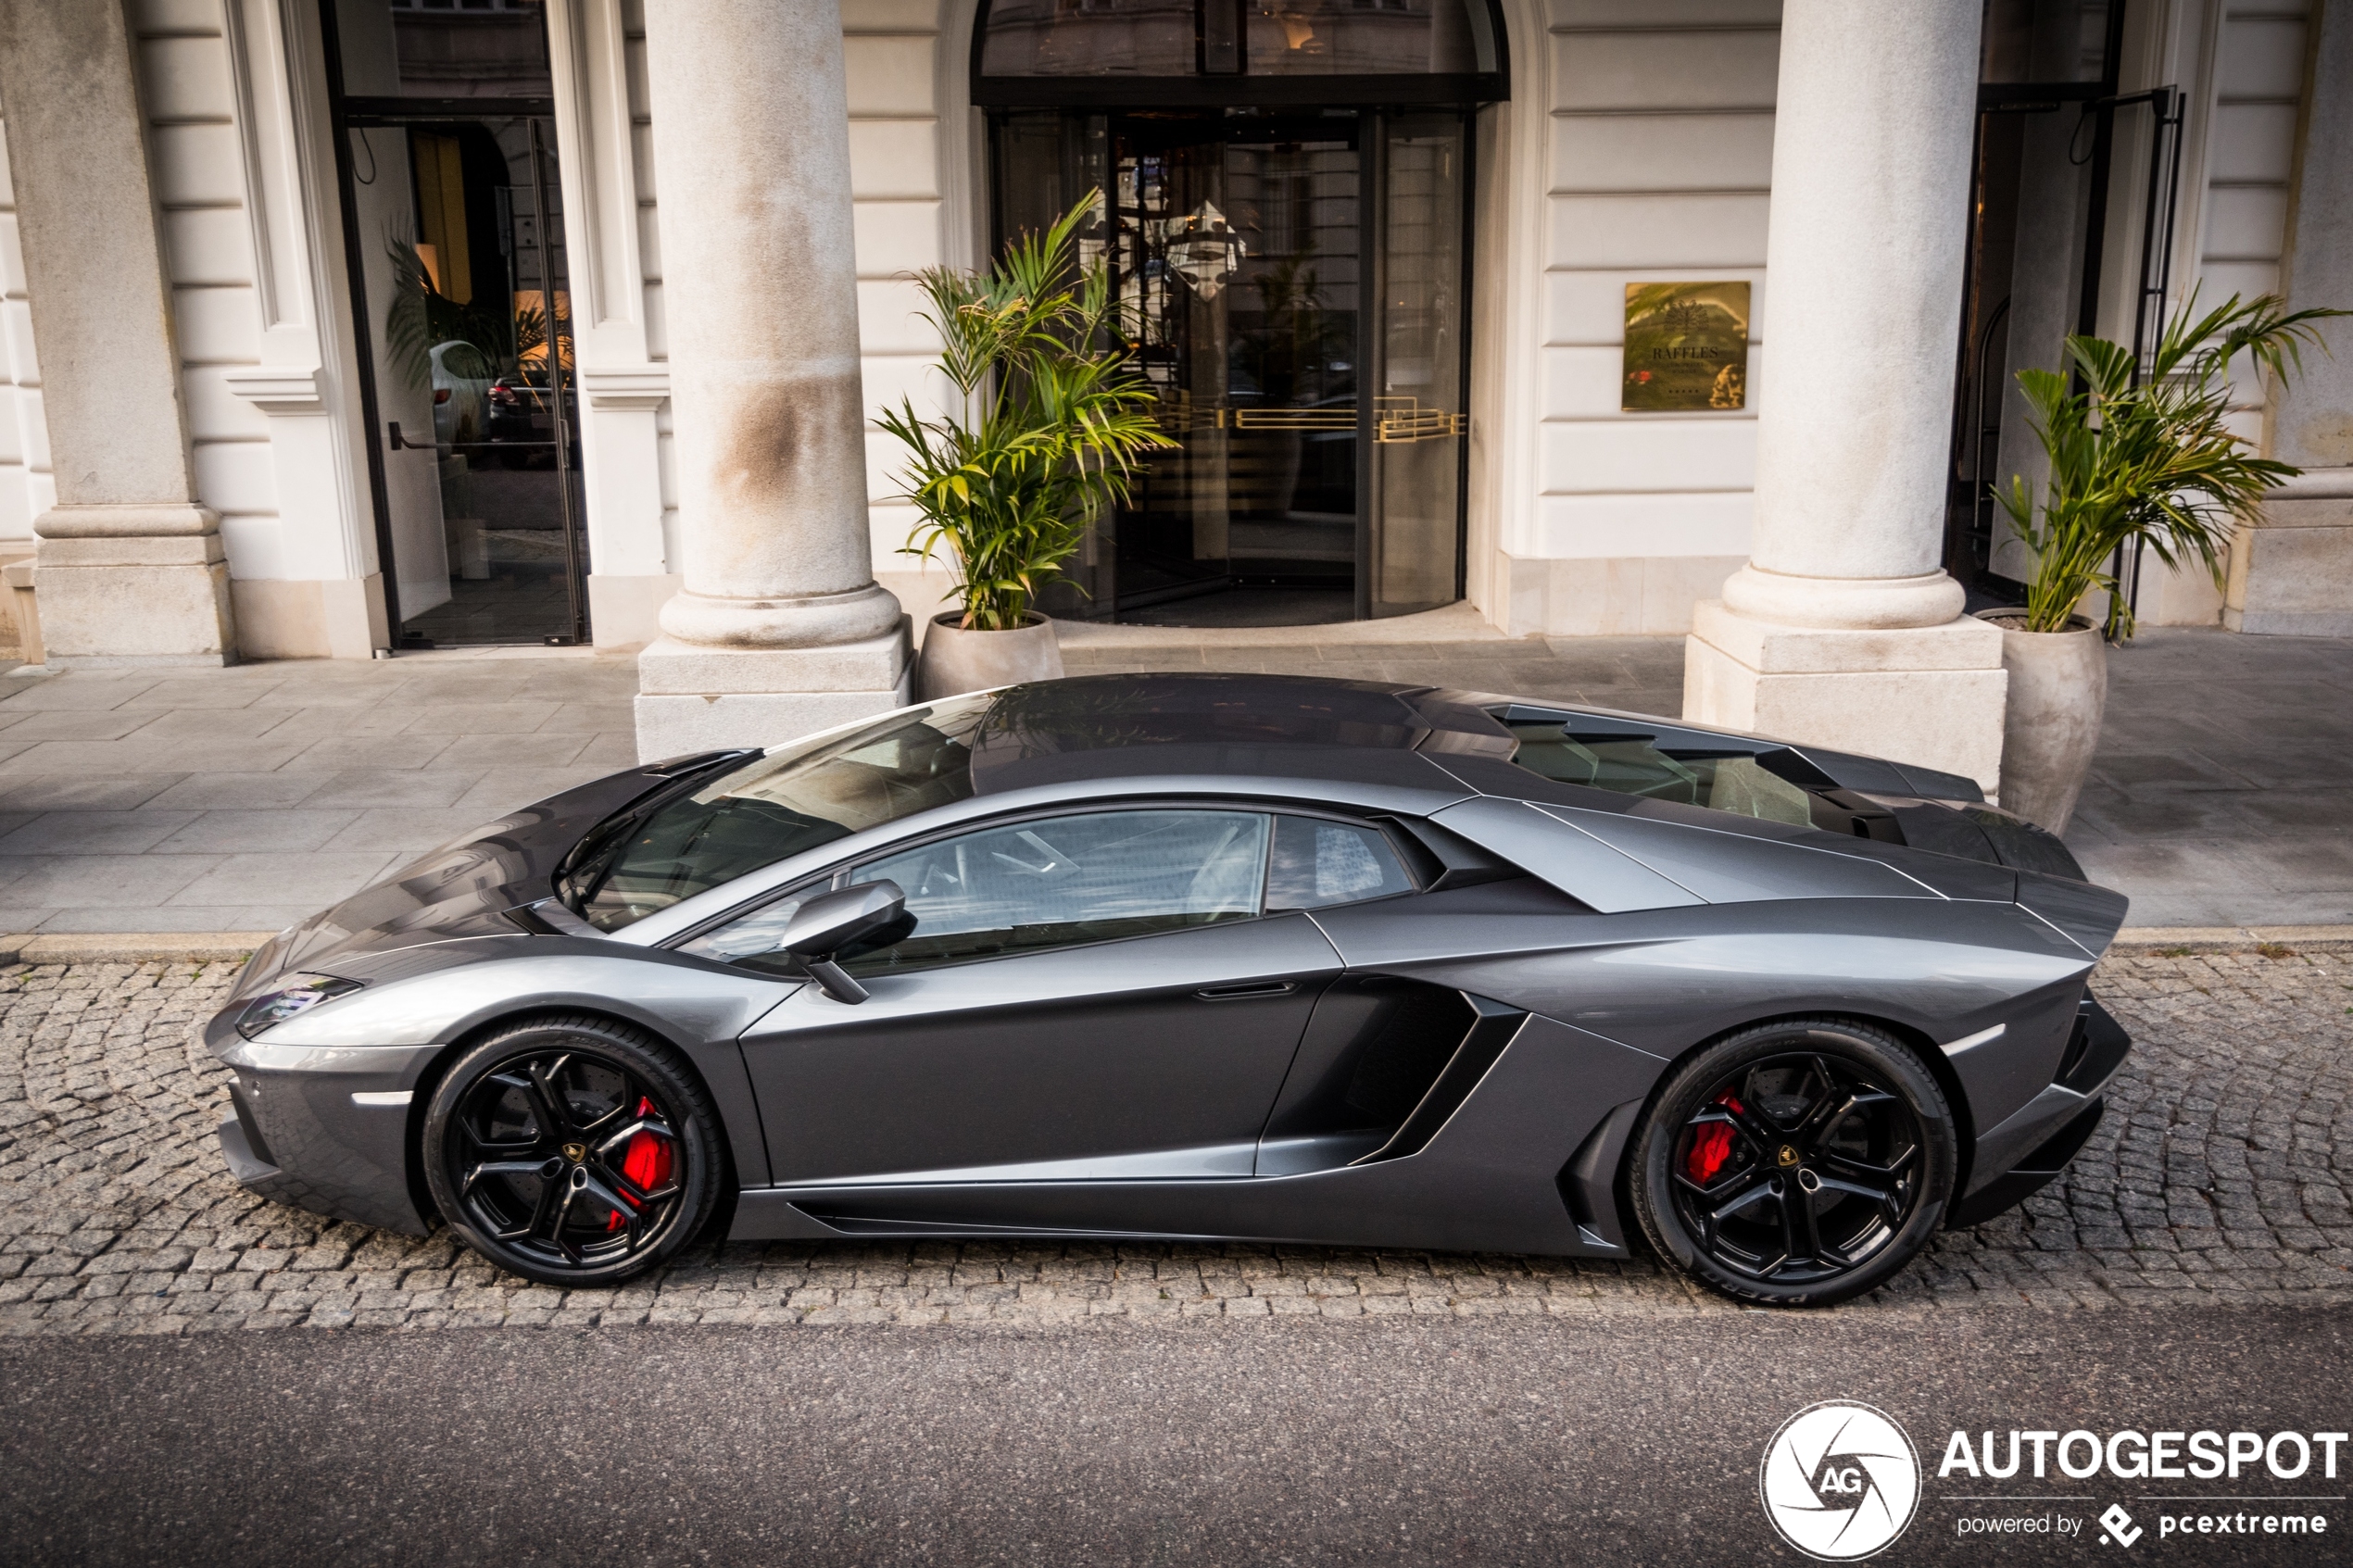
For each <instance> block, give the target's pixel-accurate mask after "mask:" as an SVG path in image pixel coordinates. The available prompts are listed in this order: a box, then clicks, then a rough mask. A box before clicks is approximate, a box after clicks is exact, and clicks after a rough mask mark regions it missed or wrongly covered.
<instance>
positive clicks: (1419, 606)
mask: <svg viewBox="0 0 2353 1568" xmlns="http://www.w3.org/2000/svg"><path fill="white" fill-rule="evenodd" d="M1378 124H1379V135H1378V153H1377V155H1376V158H1375V164H1374V171H1375V172H1374V177H1375V179H1376V180H1377V181H1378V190H1379V204H1378V207H1379V216H1378V226H1379V244H1378V245H1375V246H1374V249H1373V259H1374V267H1375V269H1376V281H1375V285H1374V286H1375V289H1376V291H1377V294H1376V301H1375V305H1374V308H1373V315H1374V318H1375V323H1376V324H1375V326H1374V329H1373V332H1372V333H1371V336H1372V340H1373V343H1374V345H1375V346H1376V348H1377V350H1378V353H1377V356H1376V358H1375V366H1376V370H1375V376H1374V382H1373V385H1374V393H1373V397H1372V401H1371V407H1370V408H1367V409H1366V410H1365V425H1366V427H1367V431H1368V433H1369V435H1370V440H1369V441H1367V442H1366V444H1365V451H1366V454H1367V461H1366V469H1367V470H1368V471H1367V483H1366V487H1365V488H1366V496H1365V502H1366V505H1365V522H1366V529H1365V533H1366V539H1365V552H1364V553H1365V562H1366V570H1365V572H1364V574H1363V575H1364V595H1363V599H1362V603H1361V605H1360V608H1359V609H1358V613H1359V614H1361V615H1365V616H1368V617H1370V616H1388V615H1409V614H1412V613H1413V612H1414V611H1416V610H1423V609H1435V608H1438V607H1439V606H1441V605H1445V604H1452V603H1453V602H1454V601H1455V600H1456V599H1458V598H1461V597H1462V596H1463V567H1462V562H1463V521H1464V500H1465V496H1464V488H1465V483H1464V482H1465V477H1466V471H1467V470H1466V467H1465V463H1464V457H1465V448H1466V440H1465V437H1466V434H1467V433H1468V429H1469V416H1468V414H1467V413H1466V403H1465V394H1466V382H1467V380H1468V374H1469V358H1468V353H1467V345H1466V337H1465V334H1464V322H1465V318H1466V307H1467V305H1468V301H1467V298H1466V293H1467V291H1466V286H1465V285H1466V280H1467V279H1468V277H1469V272H1468V270H1467V269H1466V266H1465V261H1466V252H1467V250H1468V242H1469V227H1468V224H1467V223H1466V216H1467V214H1466V192H1467V191H1468V190H1469V188H1470V178H1469V169H1468V168H1467V165H1466V159H1467V157H1468V156H1469V152H1468V149H1469V141H1468V138H1467V137H1466V134H1465V130H1466V127H1465V124H1464V119H1463V117H1462V116H1461V115H1459V114H1427V115H1383V116H1381V117H1380V119H1379V121H1378Z"/></svg>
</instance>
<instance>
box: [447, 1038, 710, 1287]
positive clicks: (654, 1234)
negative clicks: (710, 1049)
mask: <svg viewBox="0 0 2353 1568" xmlns="http://www.w3.org/2000/svg"><path fill="white" fill-rule="evenodd" d="M719 1136H720V1135H719V1119H718V1115H717V1112H716V1111H715V1110H713V1109H712V1107H711V1098H710V1096H709V1095H708V1094H706V1093H705V1092H704V1091H703V1088H702V1085H701V1084H700V1083H698V1081H697V1080H696V1078H695V1075H694V1073H692V1072H691V1071H690V1070H689V1069H688V1068H687V1066H686V1062H685V1061H684V1060H681V1059H680V1058H679V1056H678V1054H677V1053H676V1052H675V1051H673V1049H671V1048H670V1047H668V1046H667V1045H664V1044H663V1043H662V1042H661V1041H659V1040H656V1039H654V1038H652V1037H651V1036H649V1035H645V1034H642V1033H640V1032H638V1031H636V1030H634V1029H631V1028H628V1027H627V1026H626V1025H623V1024H617V1023H613V1022H608V1021H606V1020H603V1019H595V1018H558V1019H545V1020H536V1021H533V1022H525V1023H521V1024H516V1025H513V1026H511V1027H509V1028H507V1029H504V1030H501V1031H500V1032H499V1033H497V1035H492V1036H491V1037H490V1038H489V1039H487V1040H484V1041H483V1042H482V1043H481V1044H479V1045H477V1046H475V1047H472V1049H470V1050H468V1051H467V1052H466V1053H465V1055H464V1056H462V1057H460V1058H459V1060H458V1061H457V1062H456V1063H454V1064H453V1065H452V1066H451V1068H450V1070H449V1072H448V1073H447V1075H445V1076H444V1077H443V1079H442V1080H441V1085H440V1087H439V1088H437V1089H435V1090H434V1097H433V1100H432V1103H431V1104H430V1105H429V1106H428V1107H427V1109H426V1112H425V1127H424V1156H425V1179H426V1182H427V1185H429V1186H430V1187H431V1188H432V1190H433V1197H434V1202H435V1203H436V1204H437V1205H439V1207H440V1209H441V1212H442V1216H443V1217H444V1218H445V1219H447V1221H448V1222H449V1225H450V1228H451V1229H453V1230H455V1231H456V1232H457V1233H458V1235H459V1236H460V1237H462V1238H463V1239H464V1240H465V1243H466V1245H467V1246H469V1247H472V1248H473V1249H474V1250H475V1251H477V1252H479V1253H481V1254H482V1255H483V1256H484V1257H485V1258H487V1259H489V1260H490V1261H492V1262H494V1263H496V1264H497V1265H498V1266H499V1267H500V1268H502V1269H506V1270H508V1271H510V1273H518V1274H521V1275H522V1276H523V1277H525V1278H526V1279H535V1280H538V1281H540V1282H542V1283H543V1284H547V1285H564V1286H598V1285H618V1284H620V1283H621V1282H622V1281H623V1280H627V1279H632V1278H635V1276H636V1275H638V1274H641V1273H645V1272H646V1271H647V1270H648V1269H650V1268H653V1267H654V1266H655V1265H657V1264H659V1263H661V1261H663V1260H664V1259H667V1258H669V1257H670V1256H671V1255H672V1254H673V1253H675V1252H676V1251H677V1250H678V1249H679V1248H681V1247H683V1246H685V1245H686V1242H687V1240H688V1239H689V1238H691V1237H692V1236H694V1235H695V1233H696V1232H697V1231H698V1230H699V1229H700V1228H701V1227H702V1223H703V1222H704V1221H705V1220H706V1219H708V1218H709V1217H710V1214H711V1208H712V1205H713V1204H714V1203H715V1202H716V1201H717V1198H718V1194H719V1185H720V1173H721V1169H722V1153H721V1148H720V1142H719Z"/></svg>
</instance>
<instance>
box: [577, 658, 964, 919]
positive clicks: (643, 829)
mask: <svg viewBox="0 0 2353 1568" xmlns="http://www.w3.org/2000/svg"><path fill="white" fill-rule="evenodd" d="M993 700H994V698H993V696H990V695H989V694H988V693H977V694H975V695H974V696H962V697H955V698H952V699H950V700H949V701H946V702H938V703H933V704H931V705H930V706H928V707H925V708H918V709H911V710H909V711H907V712H903V713H894V714H891V715H889V716H888V717H887V718H885V719H881V720H878V721H875V723H873V724H870V725H868V726H866V727H864V728H862V729H857V730H851V731H849V732H847V733H843V732H839V731H836V732H834V733H832V734H824V735H820V736H818V737H816V738H815V739H814V740H812V741H807V742H803V743H802V744H801V745H799V746H785V747H779V748H778V749H777V750H775V751H772V752H770V753H769V754H768V755H767V756H765V757H762V758H761V759H760V760H758V761H757V762H753V763H750V764H749V765H747V766H745V767H742V768H739V769H737V770H736V771H734V772H732V773H729V774H727V775H726V776H725V777H724V778H722V779H720V780H719V781H718V782H717V783H715V784H709V785H707V786H705V787H704V788H702V789H699V790H697V791H696V792H695V793H694V794H692V795H690V796H687V797H686V798H684V799H682V800H674V801H673V802H671V803H670V804H669V805H667V806H664V807H662V808H661V809H659V810H657V811H655V812H653V813H652V814H651V815H649V816H648V817H646V818H644V819H643V820H642V821H637V822H634V823H632V824H629V831H627V832H625V833H616V834H614V835H613V837H614V842H612V843H611V844H610V845H606V846H592V847H591V848H590V852H589V853H588V854H587V855H586V856H585V857H584V859H583V864H582V866H581V868H580V869H579V870H578V871H576V872H573V875H572V877H571V878H570V879H569V880H570V881H571V883H572V884H573V888H574V889H580V890H582V891H581V892H580V893H575V894H574V897H577V898H578V900H579V903H580V912H581V913H582V914H583V915H584V916H585V917H586V918H587V920H588V922H589V923H591V924H592V925H596V926H598V927H600V928H602V929H604V930H606V931H613V930H618V929H619V928H620V927H622V926H624V925H627V924H629V923H631V922H633V921H639V920H643V919H644V918H645V917H646V916H648V915H649V914H652V913H653V912H654V911H655V910H657V909H668V908H669V907H670V906H671V905H673V904H674V903H677V902H678V901H679V900H680V899H682V898H690V897H694V896H695V895H696V894H698V893H701V892H703V891H705V890H706V889H709V888H713V887H717V886H719V885H721V884H723V883H727V882H732V881H734V880H735V879H736V877H739V876H742V875H743V874H744V873H746V872H753V871H757V870H759V869H760V868H761V866H767V865H774V863H775V862H777V861H778V860H782V859H786V858H787V857H789V856H793V855H798V854H799V853H801V852H802V851H804V850H808V849H813V848H815V847H817V846H819V845H821V844H827V843H831V842H832V841H833V840H835V839H837V838H846V837H848V836H849V834H853V833H857V832H859V831H861V830H862V829H865V828H871V827H877V826H879V825H881V824H882V823H884V822H896V821H897V820H899V819H900V818H901V817H910V816H912V815H914V814H915V813H916V812H918V811H928V810H930V809H932V808H933V807H935V806H945V805H948V804H950V803H951V802H953V801H958V800H962V799H963V798H965V797H968V796H969V795H971V794H972V792H973V785H972V740H973V736H974V734H975V731H977V730H978V729H979V727H980V723H981V720H982V719H983V718H984V717H985V716H986V715H987V714H988V708H989V704H990V703H991V702H992V701H993ZM567 891H568V892H570V891H572V890H571V889H567ZM771 908H772V909H773V908H774V906H771ZM786 918H789V916H786ZM779 929H781V927H779Z"/></svg>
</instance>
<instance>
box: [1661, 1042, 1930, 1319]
mask: <svg viewBox="0 0 2353 1568" xmlns="http://www.w3.org/2000/svg"><path fill="white" fill-rule="evenodd" d="M1956 1165H1957V1153H1956V1138H1955V1135H1954V1131H1953V1117H1952V1111H1951V1110H1950V1108H1949V1107H1948V1105H1947V1103H1946V1101H1945V1098H1944V1091H1943V1090H1942V1089H1941V1088H1939V1087H1938V1086H1937V1083H1936V1079H1935V1078H1934V1076H1932V1075H1931V1073H1930V1072H1929V1071H1928V1068H1927V1066H1926V1064H1925V1063H1923V1062H1922V1061H1921V1060H1919V1057H1917V1056H1915V1055H1914V1054H1913V1053H1912V1052H1911V1051H1910V1050H1909V1049H1908V1048H1906V1047H1905V1046H1903V1045H1902V1044H1901V1043H1899V1042H1898V1041H1897V1040H1895V1039H1894V1037H1893V1036H1892V1035H1887V1034H1885V1033H1883V1032H1882V1031H1881V1030H1879V1029H1876V1028H1873V1027H1872V1026H1870V1025H1869V1024H1864V1023H1856V1022H1848V1021H1845V1020H1843V1019H1832V1018H1806V1019H1797V1020H1793V1021H1788V1022H1780V1023H1767V1024H1758V1025H1755V1026H1754V1027H1752V1028H1748V1029H1743V1030H1741V1031H1739V1032H1737V1033H1735V1034H1732V1035H1728V1036H1726V1037H1725V1038H1723V1039H1721V1040H1718V1041H1717V1042H1716V1043H1715V1044H1714V1045H1711V1046H1709V1047H1706V1048H1705V1050H1702V1051H1701V1052H1699V1053H1698V1054H1697V1055H1696V1056H1694V1057H1692V1059H1691V1060H1689V1061H1686V1062H1685V1063H1684V1064H1683V1065H1682V1066H1681V1067H1680V1068H1678V1069H1677V1070H1676V1071H1675V1072H1674V1073H1672V1074H1670V1075H1669V1076H1668V1078H1667V1083H1666V1084H1665V1085H1664V1086H1663V1087H1662V1088H1661V1089H1660V1090H1659V1093H1658V1095H1657V1098H1655V1100H1654V1101H1653V1102H1652V1105H1651V1110H1650V1114H1649V1116H1648V1117H1647V1118H1646V1119H1645V1120H1644V1122H1643V1123H1642V1131H1641V1134H1640V1135H1639V1136H1637V1138H1636V1139H1635V1142H1634V1147H1633V1149H1632V1150H1631V1151H1630V1153H1629V1157H1628V1173H1627V1174H1628V1183H1627V1185H1628V1187H1629V1195H1630V1197H1631V1198H1632V1199H1633V1206H1634V1215H1635V1218H1636V1219H1637V1220H1638V1221H1639V1222H1640V1223H1641V1224H1642V1232H1643V1234H1644V1235H1645V1236H1649V1237H1650V1240H1651V1245H1652V1246H1653V1247H1655V1248H1657V1249H1658V1251H1659V1253H1660V1255H1661V1256H1663V1257H1665V1258H1667V1260H1668V1261H1671V1262H1673V1263H1674V1264H1675V1266H1676V1267H1677V1268H1679V1269H1680V1270H1682V1271H1683V1273H1686V1274H1689V1275H1690V1276H1691V1277H1692V1279H1695V1280H1697V1281H1699V1282H1700V1283H1701V1284H1702V1285H1705V1286H1708V1287H1709V1288H1711V1289H1713V1290H1717V1291H1719V1292H1721V1293H1722V1294H1724V1295H1726V1296H1730V1297H1731V1298H1734V1299H1735V1300H1740V1301H1750V1302H1756V1303H1759V1304H1762V1305H1767V1306H1776V1307H1818V1306H1828V1305H1829V1304H1830V1303H1831V1302H1833V1301H1843V1300H1845V1299H1846V1298H1849V1297H1852V1296H1859V1295H1861V1294H1862V1293H1863V1292H1864V1291H1867V1290H1870V1289H1872V1288H1874V1287H1876V1286H1880V1285H1882V1284H1884V1283H1886V1281H1887V1280H1889V1279H1890V1278H1892V1277H1894V1275H1895V1274H1896V1273H1898V1272H1900V1271H1901V1270H1902V1269H1903V1268H1904V1266H1905V1265H1906V1264H1907V1263H1909V1262H1910V1261H1912V1260H1913V1259H1914V1258H1915V1257H1917V1256H1918V1255H1919V1250H1920V1248H1923V1247H1926V1246H1927V1245H1928V1243H1929V1240H1930V1238H1931V1237H1932V1236H1934V1235H1935V1234H1936V1229H1937V1226H1938V1225H1939V1223H1942V1221H1943V1218H1944V1209H1945V1205H1946V1204H1947V1203H1948V1202H1949V1201H1950V1200H1951V1198H1952V1196H1953V1180H1954V1171H1955V1169H1956Z"/></svg>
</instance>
